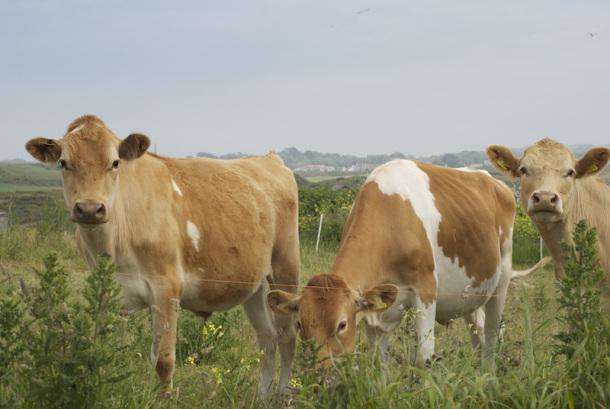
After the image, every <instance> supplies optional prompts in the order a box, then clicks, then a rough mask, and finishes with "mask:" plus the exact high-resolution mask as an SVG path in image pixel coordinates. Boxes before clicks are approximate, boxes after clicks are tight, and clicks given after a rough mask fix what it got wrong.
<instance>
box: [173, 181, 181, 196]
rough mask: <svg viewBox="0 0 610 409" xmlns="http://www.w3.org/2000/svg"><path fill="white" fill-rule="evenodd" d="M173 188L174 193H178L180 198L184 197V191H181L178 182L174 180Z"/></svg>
mask: <svg viewBox="0 0 610 409" xmlns="http://www.w3.org/2000/svg"><path fill="white" fill-rule="evenodd" d="M172 187H173V188H174V191H175V192H176V193H178V194H179V195H180V196H182V190H180V188H179V187H178V184H177V183H176V181H175V180H174V179H172Z"/></svg>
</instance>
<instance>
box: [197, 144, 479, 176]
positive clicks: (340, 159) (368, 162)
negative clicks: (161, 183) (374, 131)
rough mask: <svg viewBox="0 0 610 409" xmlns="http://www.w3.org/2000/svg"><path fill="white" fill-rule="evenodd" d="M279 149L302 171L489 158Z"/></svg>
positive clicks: (457, 164) (473, 161)
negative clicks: (354, 153)
mask: <svg viewBox="0 0 610 409" xmlns="http://www.w3.org/2000/svg"><path fill="white" fill-rule="evenodd" d="M277 153H278V155H280V157H281V158H282V159H283V160H284V163H285V164H286V166H288V167H289V168H290V169H292V170H294V171H295V172H299V173H316V172H318V173H324V172H347V173H362V172H365V173H366V172H368V171H370V170H372V169H373V168H375V167H376V166H379V165H381V164H383V163H386V162H388V161H391V160H393V159H418V160H421V161H423V162H428V163H434V164H437V165H442V166H450V167H461V166H472V165H477V164H478V165H482V164H483V163H484V162H485V161H486V160H487V156H486V155H485V152H482V151H481V152H477V151H463V152H457V153H448V154H444V155H435V156H426V157H415V156H409V155H405V154H403V153H400V152H394V153H390V154H378V155H366V156H356V155H342V154H339V153H323V152H316V151H310V150H306V151H300V150H299V149H297V148H295V147H290V148H286V149H284V150H282V151H280V152H277ZM245 156H248V155H245V154H243V153H231V154H226V155H221V156H216V155H213V154H211V153H207V152H199V153H197V157H202V158H215V159H234V158H240V157H245Z"/></svg>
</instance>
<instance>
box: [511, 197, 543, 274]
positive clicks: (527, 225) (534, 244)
mask: <svg viewBox="0 0 610 409" xmlns="http://www.w3.org/2000/svg"><path fill="white" fill-rule="evenodd" d="M539 259H540V236H539V235H538V231H537V230H536V226H534V223H533V222H532V219H530V217H529V216H528V215H527V214H526V213H525V211H524V210H523V207H522V206H521V204H520V203H518V204H517V214H516V215H515V224H514V227H513V262H514V263H515V264H520V265H530V264H535V263H536V262H537V261H538V260H539Z"/></svg>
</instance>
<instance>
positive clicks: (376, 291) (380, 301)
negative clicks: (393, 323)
mask: <svg viewBox="0 0 610 409" xmlns="http://www.w3.org/2000/svg"><path fill="white" fill-rule="evenodd" d="M397 296H398V287H396V286H395V285H394V284H383V285H378V286H376V287H373V288H371V289H368V290H366V291H365V292H364V294H362V295H361V296H360V297H359V298H358V300H357V305H358V310H359V311H374V312H381V311H385V310H387V309H388V308H390V307H391V306H392V304H394V301H396V297H397Z"/></svg>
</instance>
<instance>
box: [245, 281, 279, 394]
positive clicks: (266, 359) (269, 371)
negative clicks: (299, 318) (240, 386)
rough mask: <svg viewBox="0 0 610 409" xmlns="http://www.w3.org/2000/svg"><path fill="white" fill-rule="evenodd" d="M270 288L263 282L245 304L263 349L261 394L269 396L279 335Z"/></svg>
mask: <svg viewBox="0 0 610 409" xmlns="http://www.w3.org/2000/svg"><path fill="white" fill-rule="evenodd" d="M268 291H269V286H268V284H267V282H266V281H263V283H262V284H261V286H260V287H259V289H258V290H257V291H256V293H254V295H252V297H250V298H249V299H248V300H247V301H246V302H245V303H244V310H245V311H246V315H247V316H248V319H249V320H250V323H251V324H252V327H254V331H256V338H257V340H258V345H259V347H260V348H261V350H262V351H261V352H262V354H263V355H262V357H261V377H260V382H259V393H260V394H261V395H262V396H267V395H268V394H269V392H270V390H271V383H272V382H273V372H274V369H275V350H276V348H277V343H276V342H277V333H276V331H275V328H274V326H273V320H272V318H271V311H270V310H269V307H268V306H267V298H266V295H267V292H268Z"/></svg>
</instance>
